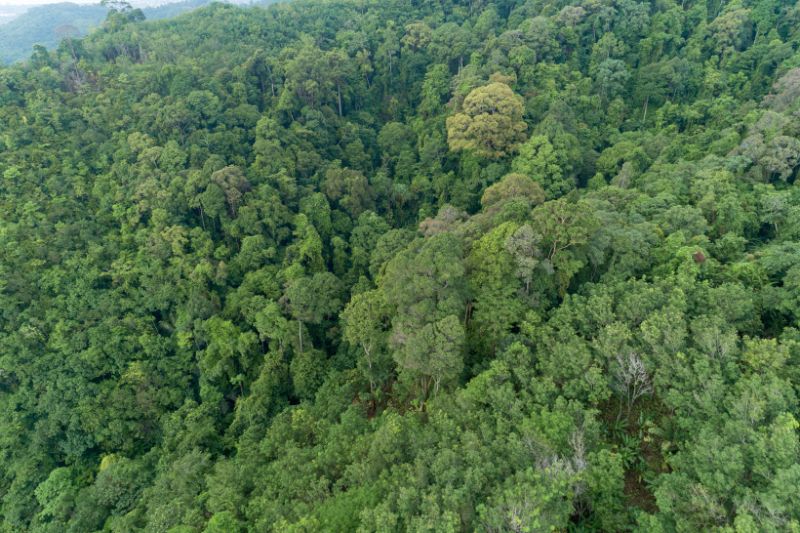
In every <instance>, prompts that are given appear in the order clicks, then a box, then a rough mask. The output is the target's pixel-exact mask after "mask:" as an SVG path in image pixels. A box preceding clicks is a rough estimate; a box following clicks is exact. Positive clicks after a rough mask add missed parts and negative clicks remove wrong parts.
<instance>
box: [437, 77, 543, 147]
mask: <svg viewBox="0 0 800 533" xmlns="http://www.w3.org/2000/svg"><path fill="white" fill-rule="evenodd" d="M523 110H524V106H523V101H522V98H521V97H520V96H518V95H516V94H514V91H512V90H511V87H509V86H508V85H506V84H505V83H500V82H494V83H490V84H489V85H485V86H483V87H479V88H477V89H474V90H473V91H472V92H470V93H469V94H468V95H467V97H466V98H465V99H464V103H463V105H462V110H461V112H460V113H456V114H455V115H453V116H451V117H448V119H447V140H448V143H449V144H450V149H451V150H453V151H459V150H471V151H474V152H475V153H476V154H478V155H480V156H482V157H487V158H502V157H505V156H507V155H509V154H510V153H512V152H514V151H516V149H517V147H518V146H519V144H520V143H521V142H522V141H523V140H524V139H525V137H524V132H525V130H526V129H527V128H528V126H527V124H525V122H524V121H523V120H522V113H523Z"/></svg>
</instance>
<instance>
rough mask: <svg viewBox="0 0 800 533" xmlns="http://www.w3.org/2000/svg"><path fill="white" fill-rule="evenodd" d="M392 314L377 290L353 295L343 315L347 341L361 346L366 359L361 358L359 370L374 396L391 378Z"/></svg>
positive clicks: (381, 294)
mask: <svg viewBox="0 0 800 533" xmlns="http://www.w3.org/2000/svg"><path fill="white" fill-rule="evenodd" d="M388 315H389V313H388V309H387V308H386V302H385V301H384V295H383V293H381V292H380V291H378V290H372V291H367V292H362V293H358V294H355V295H353V297H352V299H351V300H350V302H349V303H348V304H347V307H346V308H345V309H344V311H343V312H342V322H343V325H344V338H345V340H347V342H349V343H350V344H352V345H354V346H359V347H360V348H361V350H362V351H363V354H364V357H363V358H361V359H359V364H358V366H359V368H360V369H361V372H362V373H363V374H364V377H365V378H367V380H368V381H369V390H370V394H371V395H372V396H375V393H376V391H377V387H378V385H380V384H381V383H383V382H384V381H385V380H386V378H387V375H388V371H389V368H388V364H387V363H388V362H389V361H388V357H387V355H388V351H387V350H386V348H387V341H388V331H389V316H388Z"/></svg>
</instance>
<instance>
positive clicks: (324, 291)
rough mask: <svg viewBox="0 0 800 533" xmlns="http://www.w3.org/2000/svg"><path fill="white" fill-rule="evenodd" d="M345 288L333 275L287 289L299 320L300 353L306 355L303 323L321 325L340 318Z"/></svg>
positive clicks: (294, 283)
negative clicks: (327, 320) (342, 294)
mask: <svg viewBox="0 0 800 533" xmlns="http://www.w3.org/2000/svg"><path fill="white" fill-rule="evenodd" d="M341 293H342V286H341V282H340V281H339V279H338V278H337V277H336V276H334V275H333V274H331V273H330V272H320V273H317V274H314V275H313V276H311V277H303V278H298V279H296V280H293V281H292V282H291V283H289V285H288V286H287V287H286V291H285V293H284V299H285V301H286V305H287V306H288V308H289V311H290V312H291V313H292V316H293V317H294V319H295V320H297V343H298V348H297V351H298V352H299V353H303V324H304V323H307V324H319V323H321V322H322V321H323V320H325V319H326V318H329V317H332V316H334V315H336V313H337V312H338V311H339V309H340V308H341V306H342V301H341V299H340V298H341Z"/></svg>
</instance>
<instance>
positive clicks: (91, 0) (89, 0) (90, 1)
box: [0, 0, 100, 6]
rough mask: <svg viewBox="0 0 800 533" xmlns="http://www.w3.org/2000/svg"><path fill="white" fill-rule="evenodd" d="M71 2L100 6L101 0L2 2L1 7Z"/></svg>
mask: <svg viewBox="0 0 800 533" xmlns="http://www.w3.org/2000/svg"><path fill="white" fill-rule="evenodd" d="M65 1H69V2H72V3H74V4H99V3H100V0H97V1H94V0H0V6H35V5H39V4H60V3H61V2H65Z"/></svg>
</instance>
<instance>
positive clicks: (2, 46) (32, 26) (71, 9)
mask: <svg viewBox="0 0 800 533" xmlns="http://www.w3.org/2000/svg"><path fill="white" fill-rule="evenodd" d="M211 2H212V0H185V1H184V2H175V3H171V4H166V5H162V6H158V7H149V8H143V9H142V12H143V13H144V16H145V18H146V19H148V20H156V19H164V18H169V17H174V16H176V15H179V14H181V13H185V12H186V11H190V10H192V9H196V8H198V7H201V6H204V5H206V4H209V3H211ZM107 14H108V8H107V7H105V6H102V5H100V4H99V3H98V4H93V5H79V4H73V3H70V2H64V3H61V4H49V5H42V6H36V7H32V8H30V9H29V10H27V11H26V12H25V13H23V14H22V15H19V16H18V17H16V18H14V19H12V20H11V21H9V22H7V23H6V24H2V25H0V61H1V62H2V63H5V64H8V63H13V62H15V61H20V60H23V59H27V58H28V57H29V56H30V55H31V51H32V49H33V46H34V45H37V44H40V45H42V46H45V47H46V48H55V47H56V46H58V43H59V42H61V40H62V39H63V38H65V37H77V36H83V35H86V34H87V33H88V32H89V30H91V29H92V28H95V27H97V26H99V25H100V24H101V23H102V22H103V20H104V19H105V18H106V15H107ZM0 22H2V19H0Z"/></svg>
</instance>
